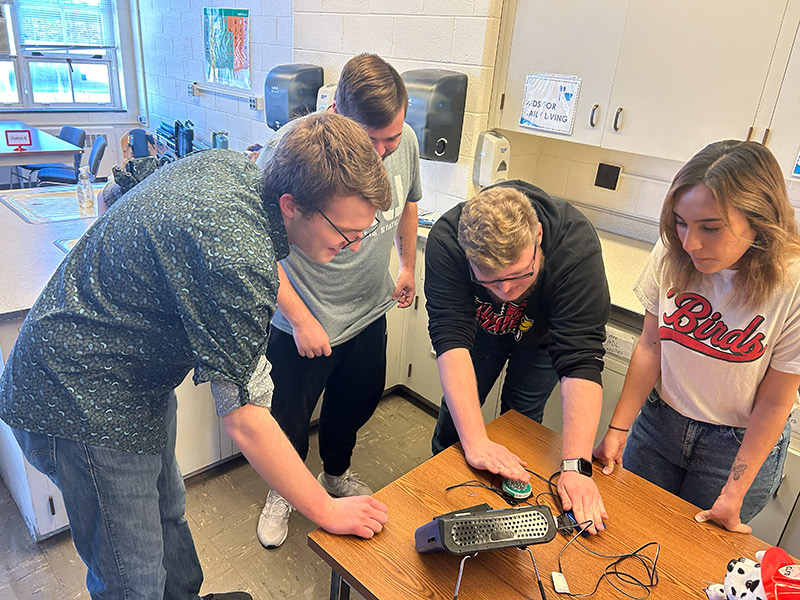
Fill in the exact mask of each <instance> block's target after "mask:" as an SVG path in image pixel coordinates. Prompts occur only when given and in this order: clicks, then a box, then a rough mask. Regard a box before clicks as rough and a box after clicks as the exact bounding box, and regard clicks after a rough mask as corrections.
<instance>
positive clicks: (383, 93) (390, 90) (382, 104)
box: [334, 54, 408, 129]
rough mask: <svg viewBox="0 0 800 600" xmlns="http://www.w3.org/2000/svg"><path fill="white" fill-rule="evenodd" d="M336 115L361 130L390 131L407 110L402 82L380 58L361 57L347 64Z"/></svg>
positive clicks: (366, 55)
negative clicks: (398, 116) (366, 128)
mask: <svg viewBox="0 0 800 600" xmlns="http://www.w3.org/2000/svg"><path fill="white" fill-rule="evenodd" d="M334 100H335V102H336V112H338V113H339V114H340V115H344V116H345V117H349V118H351V119H353V120H354V121H356V122H357V123H358V124H359V125H361V126H362V127H368V128H370V129H383V128H384V127H388V126H389V125H390V124H391V122H392V121H393V120H394V118H395V117H396V116H397V113H398V112H399V111H401V110H402V111H403V114H405V112H406V110H407V109H408V93H407V92H406V86H405V83H403V78H402V77H400V74H399V73H398V72H397V71H396V70H395V68H394V67H393V66H392V65H390V64H389V63H387V62H386V61H385V60H383V59H382V58H381V57H380V56H378V55H377V54H359V55H358V56H354V57H353V58H351V59H350V60H348V61H347V64H345V66H344V68H343V69H342V73H341V75H340V76H339V82H338V83H337V84H336V93H335V94H334Z"/></svg>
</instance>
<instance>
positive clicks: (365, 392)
mask: <svg viewBox="0 0 800 600" xmlns="http://www.w3.org/2000/svg"><path fill="white" fill-rule="evenodd" d="M267 359H268V360H269V362H270V363H271V364H272V373H271V375H272V381H273V383H274V384H275V391H274V392H273V394H272V409H271V411H272V416H273V417H274V418H275V420H276V421H277V422H278V424H279V425H280V426H281V429H283V431H284V432H285V433H286V437H288V438H289V441H290V442H292V445H293V446H294V449H295V450H297V453H298V454H299V455H300V458H302V459H303V460H305V459H306V456H308V423H309V421H310V420H311V414H312V413H313V412H314V407H315V406H316V405H317V401H318V400H319V396H320V394H321V393H322V391H323V390H325V395H324V396H323V399H322V412H321V413H320V417H319V454H320V457H321V458H322V464H323V467H324V469H325V472H326V473H328V474H329V475H342V474H343V473H344V472H345V471H347V469H348V468H350V459H351V458H352V455H353V448H355V446H356V437H357V434H358V430H359V429H361V427H363V426H364V424H365V423H366V422H367V421H369V419H370V417H372V415H373V413H374V412H375V409H376V408H377V406H378V402H379V401H380V399H381V396H382V395H383V388H384V386H385V385H386V317H385V316H382V317H380V318H378V319H376V320H375V321H373V322H372V323H371V324H370V325H369V326H368V327H367V328H366V329H364V331H362V332H361V333H359V334H358V335H356V336H355V337H353V338H351V339H349V340H347V341H346V342H343V343H341V344H339V345H337V346H334V347H333V348H331V355H330V356H316V357H314V358H306V357H304V356H300V355H299V354H298V353H297V346H296V345H295V343H294V338H293V337H292V336H291V335H289V334H288V333H284V332H283V331H281V330H280V329H277V328H275V327H273V328H272V330H271V332H270V336H269V344H268V345H267Z"/></svg>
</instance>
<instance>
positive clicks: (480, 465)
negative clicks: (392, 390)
mask: <svg viewBox="0 0 800 600" xmlns="http://www.w3.org/2000/svg"><path fill="white" fill-rule="evenodd" d="M438 363H439V379H440V380H441V382H442V389H443V391H444V398H445V402H447V408H449V409H450V414H451V415H452V416H453V423H454V424H455V426H456V430H457V431H458V437H459V439H460V440H461V445H462V446H463V448H464V455H465V457H466V459H467V462H468V463H469V464H470V465H472V466H473V467H475V468H476V469H485V470H487V471H490V472H492V473H497V474H499V475H501V476H503V477H508V478H510V479H519V480H520V481H529V480H530V475H529V474H528V472H527V471H526V470H525V466H526V465H527V463H525V461H523V460H522V459H521V458H520V457H519V456H517V455H516V454H513V453H512V452H511V451H509V450H508V448H506V447H505V446H502V445H500V444H497V443H495V442H493V441H491V440H490V439H489V437H488V436H487V435H486V427H485V426H484V424H483V415H482V414H481V407H480V402H479V400H478V385H477V382H476V380H475V369H474V368H473V366H472V360H471V359H470V355H469V350H467V349H466V348H453V349H452V350H448V351H447V352H444V353H442V354H441V355H440V356H439V358H438Z"/></svg>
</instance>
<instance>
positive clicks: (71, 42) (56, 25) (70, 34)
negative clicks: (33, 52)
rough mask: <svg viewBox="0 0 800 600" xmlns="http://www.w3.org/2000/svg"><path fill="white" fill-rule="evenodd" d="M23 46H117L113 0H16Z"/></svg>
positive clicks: (59, 47) (18, 25)
mask: <svg viewBox="0 0 800 600" xmlns="http://www.w3.org/2000/svg"><path fill="white" fill-rule="evenodd" d="M14 4H15V5H16V8H17V10H16V14H17V28H18V31H19V38H20V39H19V42H20V46H21V47H22V49H23V50H24V49H30V48H32V47H37V49H47V48H52V49H63V48H64V47H70V46H114V45H115V39H114V38H115V36H114V1H113V0H14Z"/></svg>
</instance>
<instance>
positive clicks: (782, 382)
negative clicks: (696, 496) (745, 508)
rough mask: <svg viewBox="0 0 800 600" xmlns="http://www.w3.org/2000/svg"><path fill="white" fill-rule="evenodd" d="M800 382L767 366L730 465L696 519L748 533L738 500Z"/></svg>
mask: <svg viewBox="0 0 800 600" xmlns="http://www.w3.org/2000/svg"><path fill="white" fill-rule="evenodd" d="M798 386H800V375H794V374H791V373H784V372H782V371H776V370H775V369H773V368H772V367H770V368H769V369H767V373H766V374H765V375H764V379H762V380H761V384H760V385H759V386H758V391H757V392H756V400H755V406H754V407H753V412H752V413H751V414H750V421H749V422H748V424H747V431H746V432H745V434H744V439H743V440H742V445H741V447H740V448H739V452H738V453H737V454H736V458H735V459H734V461H733V465H731V472H730V474H729V475H728V481H727V482H726V483H725V485H724V487H723V488H722V491H721V492H720V495H719V497H718V498H717V499H716V501H715V502H714V505H713V506H712V507H711V508H710V509H709V510H702V511H700V512H699V513H697V515H696V516H695V519H696V520H697V521H700V522H701V523H702V522H704V521H716V522H717V523H719V524H720V525H722V526H723V527H725V529H728V530H730V531H735V532H738V533H750V532H751V531H752V528H751V527H750V526H749V525H745V524H744V523H742V522H741V521H740V520H739V513H740V511H741V510H742V502H743V501H744V497H745V494H747V491H748V490H749V489H750V486H751V485H752V484H753V481H754V480H755V478H756V475H757V474H758V471H759V469H760V468H761V465H762V464H764V461H765V460H766V458H767V456H768V455H769V453H770V451H771V450H772V448H773V447H774V446H775V443H776V442H777V440H778V438H779V437H780V435H781V432H782V431H783V428H784V427H785V426H786V421H787V419H788V418H789V413H790V412H791V411H792V406H793V405H794V400H795V398H796V397H797V388H798Z"/></svg>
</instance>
